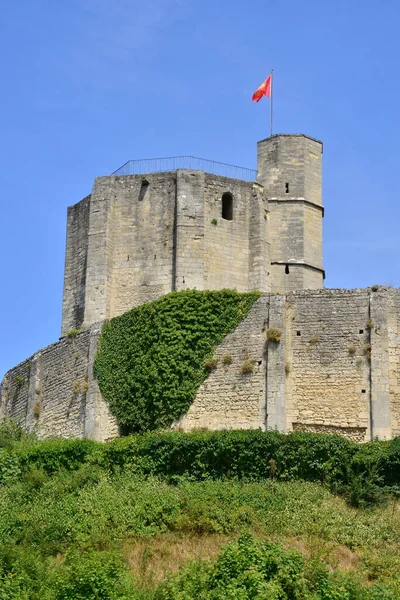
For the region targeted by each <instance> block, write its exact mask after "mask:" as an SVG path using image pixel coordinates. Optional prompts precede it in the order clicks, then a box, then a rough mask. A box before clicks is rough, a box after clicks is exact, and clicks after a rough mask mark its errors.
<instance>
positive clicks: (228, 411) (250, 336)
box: [176, 295, 269, 430]
mask: <svg viewBox="0 0 400 600" xmlns="http://www.w3.org/2000/svg"><path fill="white" fill-rule="evenodd" d="M268 307H269V296H267V295H263V296H261V298H259V299H258V300H257V301H256V302H255V304H254V305H253V307H252V309H251V310H250V312H249V314H248V316H247V317H246V319H244V320H243V321H242V323H241V324H240V325H239V327H238V328H237V329H236V330H235V331H234V332H233V333H231V334H229V335H227V336H226V338H225V339H224V341H223V342H222V344H221V345H220V346H218V348H217V350H216V352H215V358H216V359H217V360H218V367H217V369H215V370H214V371H212V372H211V373H210V375H209V377H208V378H207V379H206V381H205V382H204V383H203V384H202V385H201V386H200V388H199V390H198V392H197V395H196V399H195V401H194V402H193V404H192V406H191V407H190V408H189V411H188V413H187V414H186V415H184V416H183V417H182V418H181V419H180V420H179V422H178V423H177V424H176V427H177V428H182V429H184V430H190V429H194V428H199V427H206V428H208V429H249V428H250V429H251V428H253V429H258V428H259V427H261V428H263V426H264V420H265V368H266V365H265V357H264V348H265V321H266V318H267V315H268ZM249 369H251V372H244V371H245V370H249Z"/></svg>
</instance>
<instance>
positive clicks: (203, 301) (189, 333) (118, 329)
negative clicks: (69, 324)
mask: <svg viewBox="0 0 400 600" xmlns="http://www.w3.org/2000/svg"><path fill="white" fill-rule="evenodd" d="M259 295H260V294H259V293H258V292H252V293H246V294H239V293H238V292H236V291H233V290H221V291H216V292H215V291H206V292H200V291H196V290H187V291H182V292H173V293H171V294H167V295H166V296H163V297H162V298H160V299H158V300H155V301H154V302H151V303H149V304H144V305H142V306H139V307H137V308H134V309H133V310H131V311H130V312H127V313H125V314H123V315H121V316H120V317H116V318H114V319H111V320H110V321H108V322H106V323H105V324H104V326H103V329H102V333H101V336H100V339H99V346H98V351H97V354H96V357H95V362H94V372H95V375H96V377H97V380H98V383H99V386H100V390H101V392H102V394H103V396H104V398H105V399H106V400H107V402H108V404H109V406H110V410H111V412H112V414H113V415H114V416H115V417H116V419H117V421H118V424H119V425H120V428H121V430H122V432H123V433H125V434H126V433H131V432H143V431H148V430H154V429H158V428H165V427H169V426H170V425H171V424H172V422H173V421H174V420H176V419H178V418H179V417H180V416H181V415H182V414H184V413H185V412H187V410H188V408H189V406H190V405H191V403H192V402H193V399H194V397H195V395H196V391H197V389H198V388H199V386H200V385H201V383H202V382H203V381H204V380H205V379H206V377H207V375H208V373H209V370H210V367H208V368H207V366H206V365H213V364H214V363H213V360H212V357H213V353H214V349H215V347H216V346H217V345H218V344H219V343H221V342H222V340H223V339H224V337H225V336H226V335H227V334H228V333H230V332H232V331H233V330H234V329H236V327H237V326H238V325H239V323H240V322H241V321H242V320H243V319H244V318H245V317H246V316H247V314H248V312H249V310H250V308H251V306H252V305H253V303H254V301H255V300H256V299H257V298H258V297H259ZM211 368H213V367H212V366H211Z"/></svg>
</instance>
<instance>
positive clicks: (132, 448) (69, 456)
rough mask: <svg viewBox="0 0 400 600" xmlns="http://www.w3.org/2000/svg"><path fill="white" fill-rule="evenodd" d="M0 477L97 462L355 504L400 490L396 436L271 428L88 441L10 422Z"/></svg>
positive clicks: (4, 430) (0, 435) (3, 437)
mask: <svg viewBox="0 0 400 600" xmlns="http://www.w3.org/2000/svg"><path fill="white" fill-rule="evenodd" d="M1 448H3V452H1V453H0V479H1V478H2V479H4V480H7V479H9V478H13V477H15V476H18V474H19V473H20V472H22V473H27V472H29V471H31V470H32V469H38V470H40V471H43V472H45V473H47V474H53V473H57V472H59V471H62V470H70V471H75V470H79V469H80V467H81V466H82V465H85V464H88V465H93V466H98V467H99V468H100V469H102V470H104V471H105V472H107V473H111V474H112V473H116V472H119V471H126V470H129V471H131V472H132V473H136V474H138V475H142V476H148V475H151V476H156V477H161V478H163V479H165V480H167V481H172V482H173V481H175V480H177V478H179V477H190V478H191V479H193V480H200V481H201V480H204V479H208V478H211V479H227V478H228V479H232V478H237V479H245V480H249V481H251V480H253V481H260V480H264V479H269V478H270V477H271V461H273V464H274V473H273V478H274V479H276V480H280V481H295V480H304V481H316V482H320V483H322V484H324V485H326V486H328V487H329V489H331V490H332V491H334V492H337V493H340V494H343V495H344V496H345V497H346V498H347V500H348V501H349V503H350V504H352V505H353V506H356V507H359V506H368V505H371V504H376V503H378V502H380V501H385V499H386V498H387V497H388V496H389V495H392V496H395V497H396V496H400V437H399V438H395V439H394V440H391V441H375V442H370V443H367V444H355V443H353V442H350V441H349V440H346V439H344V438H342V437H339V436H334V435H321V434H313V433H306V432H294V433H291V434H289V435H284V434H281V433H278V432H277V431H268V432H263V431H260V430H241V431H227V430H222V431H212V432H211V431H210V432H209V431H201V430H199V431H193V432H191V433H184V432H182V431H167V432H163V433H158V432H147V433H145V434H141V435H138V434H137V435H133V436H129V437H122V438H117V439H115V440H113V441H111V442H108V443H107V444H100V443H97V442H94V441H92V440H86V439H81V440H61V439H54V440H44V441H40V442H39V441H37V440H35V438H34V436H31V434H29V433H25V432H23V430H22V429H21V428H20V427H19V426H18V425H17V424H15V423H12V422H8V423H7V422H5V423H4V424H3V425H2V426H0V449H1Z"/></svg>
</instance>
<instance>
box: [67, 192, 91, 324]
mask: <svg viewBox="0 0 400 600" xmlns="http://www.w3.org/2000/svg"><path fill="white" fill-rule="evenodd" d="M89 213H90V195H89V196H87V197H86V198H84V199H83V200H81V201H80V202H78V203H77V204H75V205H74V206H69V207H68V213H67V242H66V250H65V271H64V295H63V310H62V331H61V335H65V334H66V333H67V332H68V331H70V330H71V329H75V328H78V327H80V326H81V325H82V323H83V319H84V312H85V284H86V264H87V250H88V241H89V236H88V233H89Z"/></svg>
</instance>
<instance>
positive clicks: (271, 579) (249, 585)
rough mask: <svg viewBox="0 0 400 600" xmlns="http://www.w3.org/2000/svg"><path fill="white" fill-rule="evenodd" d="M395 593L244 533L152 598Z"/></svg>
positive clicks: (314, 598)
mask: <svg viewBox="0 0 400 600" xmlns="http://www.w3.org/2000/svg"><path fill="white" fill-rule="evenodd" d="M395 594H396V591H395V589H393V592H391V591H390V590H388V589H387V588H385V587H384V586H382V585H379V586H371V587H368V588H366V587H363V586H362V585H361V584H360V582H359V580H357V578H355V577H354V576H351V575H347V574H340V575H339V576H335V575H331V574H330V573H329V571H328V569H327V568H326V567H325V566H323V565H322V564H320V563H318V562H315V563H311V564H309V565H308V566H306V564H305V560H304V557H303V556H302V555H301V554H300V553H299V552H297V551H295V550H284V549H283V548H282V546H280V545H279V544H276V543H273V542H260V541H258V542H257V541H255V540H254V538H253V537H252V536H251V535H248V534H246V535H242V536H241V537H240V538H239V540H238V542H236V543H232V544H228V545H227V546H226V547H225V548H224V549H223V551H222V552H221V554H220V556H219V557H218V559H217V560H216V561H215V563H214V564H211V565H210V564H207V563H201V562H197V563H192V564H190V565H189V567H186V568H185V569H184V570H183V571H181V573H179V574H178V575H175V576H173V577H170V578H169V580H168V582H167V583H166V584H164V585H162V586H161V587H160V588H159V589H158V590H157V592H156V594H155V600H186V599H188V600H189V598H190V599H192V598H198V599H199V600H202V599H204V600H206V599H210V600H217V599H218V600H251V599H257V598H258V599H260V600H261V599H263V598H265V599H267V598H268V600H330V599H331V600H339V599H340V600H375V599H376V600H377V599H378V598H380V599H381V600H383V599H384V598H386V599H387V600H389V599H392V600H395V598H398V596H397V595H395Z"/></svg>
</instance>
